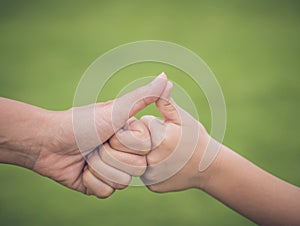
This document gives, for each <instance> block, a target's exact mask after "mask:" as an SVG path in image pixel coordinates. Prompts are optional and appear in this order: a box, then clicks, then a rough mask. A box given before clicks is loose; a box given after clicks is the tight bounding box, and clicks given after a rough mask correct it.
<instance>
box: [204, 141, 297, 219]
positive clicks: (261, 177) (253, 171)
mask: <svg viewBox="0 0 300 226" xmlns="http://www.w3.org/2000/svg"><path fill="white" fill-rule="evenodd" d="M214 167H215V169H210V170H211V171H212V172H213V175H211V176H210V180H209V183H208V185H207V186H206V187H205V191H206V192H207V193H209V194H211V195H212V196H214V197H215V198H217V199H219V200H220V201H221V202H223V203H224V204H226V205H228V206H229V207H231V208H232V209H234V210H236V211H238V212H239V213H241V214H243V215H244V216H246V217H247V218H249V219H251V220H252V221H254V222H256V223H258V224H260V225H299V224H300V215H299V213H300V189H299V188H298V187H296V186H293V185H291V184H288V183H286V182H285V181H282V180H280V179H279V178H276V177H275V176H273V175H271V174H269V173H267V172H265V171H264V170H262V169H260V168H259V167H257V166H256V165H254V164H252V163H251V162H249V161H248V160H246V159H244V158H243V157H241V156H240V155H238V154H236V153H235V152H233V151H232V150H230V149H229V148H227V147H225V146H223V147H222V150H221V152H220V153H219V156H218V158H217V159H216V161H215V163H214V166H212V168H214Z"/></svg>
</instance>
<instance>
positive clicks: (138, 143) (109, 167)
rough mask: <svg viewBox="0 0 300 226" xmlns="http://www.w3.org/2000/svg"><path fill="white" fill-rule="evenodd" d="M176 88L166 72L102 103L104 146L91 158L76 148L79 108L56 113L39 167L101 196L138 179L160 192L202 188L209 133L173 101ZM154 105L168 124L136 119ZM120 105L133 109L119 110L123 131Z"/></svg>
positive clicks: (98, 110)
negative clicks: (115, 116) (115, 120)
mask: <svg viewBox="0 0 300 226" xmlns="http://www.w3.org/2000/svg"><path fill="white" fill-rule="evenodd" d="M172 86H173V85H172V83H171V82H169V81H167V78H166V76H165V75H164V74H162V75H160V76H159V77H157V78H156V79H155V80H154V81H153V82H152V83H150V84H148V85H146V86H144V87H141V88H139V89H137V90H135V91H133V92H131V93H128V94H126V95H125V96H122V97H120V98H118V100H114V101H109V102H106V103H99V104H96V105H97V106H96V107H95V109H96V113H95V117H96V119H95V120H96V122H95V124H96V127H97V132H98V136H99V138H100V140H101V141H103V143H101V144H99V145H98V146H97V147H96V148H94V149H93V151H91V152H89V153H88V154H85V153H83V152H82V150H79V149H78V146H77V145H76V139H75V135H74V132H73V126H72V125H73V123H72V111H74V109H71V110H68V111H64V112H52V117H50V118H51V120H50V122H48V123H50V124H51V125H52V126H51V127H50V125H49V128H52V130H54V131H52V132H51V133H50V132H49V131H47V132H46V133H45V137H44V138H43V140H44V145H43V147H45V148H43V150H42V151H41V152H40V154H39V157H38V158H37V160H36V161H35V164H34V167H33V169H34V170H35V171H37V172H38V173H40V174H42V175H45V176H48V177H50V178H51V179H54V180H56V181H58V182H59V183H61V184H63V185H65V186H67V187H69V188H72V189H75V190H77V191H80V192H83V193H85V194H88V195H95V196H97V197H99V198H106V197H109V196H110V195H111V194H112V193H113V192H114V191H115V190H116V189H124V188H125V187H127V186H128V185H129V184H130V182H131V177H132V176H140V177H141V179H142V181H143V182H144V183H145V185H147V187H148V188H149V189H150V190H152V191H155V192H167V191H177V190H183V189H186V188H190V187H201V186H202V185H203V183H205V176H204V174H201V173H199V171H198V166H199V162H200V160H201V156H202V154H203V150H204V148H205V146H206V144H207V142H208V140H209V135H208V134H207V133H206V131H205V129H204V128H203V126H202V125H201V124H200V123H199V122H198V121H196V120H194V119H193V118H192V117H191V116H190V115H189V114H188V113H187V112H185V111H184V110H183V109H181V108H180V107H178V106H177V105H176V104H175V103H174V101H172V100H170V94H171V90H172ZM153 102H155V104H156V107H157V108H158V110H159V112H160V113H161V115H162V116H163V120H160V119H158V118H156V117H154V116H143V117H142V118H141V119H140V120H138V119H136V118H134V117H133V116H134V115H135V114H136V113H137V112H139V111H140V110H142V109H143V108H145V107H146V106H147V105H149V104H151V103H153ZM114 104H117V105H118V106H119V108H120V106H122V108H129V107H130V108H131V109H123V110H124V111H120V112H117V113H118V123H117V127H116V125H114V126H113V122H112V117H111V115H112V111H113V110H114ZM83 109H84V107H83ZM126 110H128V112H129V115H128V114H126ZM128 118H129V119H128ZM53 125H60V126H58V127H55V126H53ZM118 127H119V128H118ZM55 128H56V129H55ZM83 131H84V130H83ZM115 131H116V132H115ZM49 134H51V135H49ZM53 134H55V136H53ZM83 135H84V134H83ZM47 137H49V138H51V139H52V141H50V142H49V139H47ZM53 137H54V138H53ZM85 137H86V136H85ZM45 140H46V141H45ZM87 143H88V141H87ZM92 143H93V142H92ZM175 153H176V154H175Z"/></svg>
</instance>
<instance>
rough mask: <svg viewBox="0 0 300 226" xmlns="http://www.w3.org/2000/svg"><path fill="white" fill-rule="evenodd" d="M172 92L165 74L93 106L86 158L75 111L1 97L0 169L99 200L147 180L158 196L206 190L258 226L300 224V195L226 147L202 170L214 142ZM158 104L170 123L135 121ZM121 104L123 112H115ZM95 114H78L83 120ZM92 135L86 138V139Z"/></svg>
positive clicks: (293, 188)
mask: <svg viewBox="0 0 300 226" xmlns="http://www.w3.org/2000/svg"><path fill="white" fill-rule="evenodd" d="M171 90H172V84H171V83H170V82H167V80H166V77H165V75H161V76H160V77H159V79H158V80H155V82H154V83H151V84H149V85H147V86H145V87H142V88H140V89H138V90H135V91H133V92H132V93H129V94H127V95H125V96H123V97H121V98H119V99H117V100H114V101H109V102H105V103H98V104H96V105H95V106H92V107H95V116H96V117H95V119H96V121H95V124H96V130H97V135H98V137H99V138H100V140H101V141H102V143H98V144H96V143H95V140H92V139H88V138H87V140H86V144H87V147H89V146H90V148H88V149H87V150H83V154H82V153H81V152H80V151H79V149H78V146H77V143H76V139H75V135H74V130H73V121H72V113H73V111H74V110H76V109H70V110H67V111H60V112H54V111H47V110H44V109H41V108H37V107H34V106H31V105H28V104H24V103H20V102H17V101H12V100H8V99H5V98H0V106H1V109H5V110H3V111H1V112H0V128H1V129H0V162H1V163H7V164H14V165H19V166H22V167H26V168H29V169H31V170H34V171H35V172H37V173H39V174H41V175H43V176H47V177H49V178H51V179H53V180H55V181H57V182H59V183H61V184H63V185H65V186H67V187H68V188H71V189H73V190H76V191H80V192H83V193H85V194H90V195H95V196H97V197H99V198H106V197H108V196H110V195H111V194H112V193H113V192H114V190H115V189H123V188H125V187H126V186H127V185H128V184H129V182H130V180H131V176H132V175H134V176H141V178H142V180H143V181H144V183H145V184H146V185H147V187H148V188H149V189H150V190H151V191H154V192H159V193H164V192H171V191H181V190H186V189H190V188H197V189H201V190H203V191H205V192H207V193H208V194H210V195H212V196H213V197H215V198H217V199H218V200H220V201H221V202H223V203H224V204H226V205H228V206H229V207H231V208H232V209H234V210H236V211H237V212H239V213H241V214H243V215H244V216H245V217H247V218H249V219H251V220H252V221H254V222H256V223H257V224H259V225H300V215H299V213H300V189H299V188H298V187H296V186H294V185H291V184H288V183H286V182H284V181H283V180H281V179H279V178H276V177H274V176H273V175H271V174H269V173H267V172H265V171H264V170H262V169H260V168H259V167H257V166H255V165H254V164H253V163H251V162H249V161H248V160H246V159H244V158H243V157H241V156H240V155H238V154H237V153H235V152H234V151H232V150H230V149H229V148H227V147H226V146H224V145H222V144H220V147H221V148H220V152H219V154H218V155H217V157H216V159H215V160H214V161H213V162H212V164H211V165H210V166H209V167H208V168H207V169H206V170H205V171H203V172H200V171H199V164H200V162H201V160H202V159H203V158H205V156H206V155H207V151H206V146H207V144H208V142H209V141H210V140H211V139H212V138H211V137H210V136H209V134H208V133H207V132H206V130H205V128H204V127H203V126H202V125H201V123H199V122H198V121H196V120H195V119H193V118H192V117H191V116H190V115H189V114H188V113H187V112H185V111H184V110H183V109H181V108H180V107H178V106H177V105H176V103H175V102H174V101H172V100H169V99H170V98H169V97H170V93H171ZM145 94H146V96H147V98H143V97H144V96H145ZM152 102H155V103H156V106H157V108H158V110H159V111H160V113H161V115H162V116H163V120H159V119H157V118H155V117H153V116H144V117H142V118H141V120H137V119H135V118H131V117H132V116H133V115H135V114H136V113H137V112H138V111H140V110H142V109H143V108H144V107H145V106H147V105H148V104H150V103H152ZM115 103H118V105H117V106H121V108H114V104H115ZM89 107H91V106H85V107H81V108H80V109H79V110H80V111H81V112H83V113H84V112H85V111H86V109H88V108H89ZM115 109H120V111H118V110H117V112H116V113H117V115H118V120H117V122H116V123H115V122H113V120H112V113H113V111H114V110H115ZM77 110H78V109H77ZM127 113H129V114H127ZM83 115H84V114H83ZM84 120H85V118H82V121H84ZM114 123H115V124H114ZM79 132H80V131H79ZM86 132H87V133H88V132H89V131H84V132H83V134H79V135H82V136H83V137H86ZM88 135H89V134H88ZM95 144H96V146H95ZM150 149H151V151H150ZM149 151H150V152H149ZM209 151H210V150H208V152H209ZM174 156H175V157H174ZM170 159H171V160H172V161H171V162H170V161H168V160H170ZM182 159H185V160H186V162H184V164H183V165H182V167H180V168H178V169H177V168H176V167H175V168H174V166H178V162H179V163H180V164H182V163H183V162H181V160H182ZM146 165H148V166H147V168H146ZM168 172H172V174H171V175H168ZM287 210H288V211H287Z"/></svg>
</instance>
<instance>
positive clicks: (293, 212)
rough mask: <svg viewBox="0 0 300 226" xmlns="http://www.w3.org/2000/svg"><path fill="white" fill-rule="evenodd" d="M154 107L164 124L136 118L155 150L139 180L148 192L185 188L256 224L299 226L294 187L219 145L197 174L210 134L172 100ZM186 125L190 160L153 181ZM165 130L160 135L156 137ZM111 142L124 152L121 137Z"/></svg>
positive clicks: (299, 192) (299, 191)
mask: <svg viewBox="0 0 300 226" xmlns="http://www.w3.org/2000/svg"><path fill="white" fill-rule="evenodd" d="M171 89H172V87H171V86H169V87H168V85H167V88H166V89H165V91H164V93H163V94H162V97H168V96H169V95H170V92H171ZM156 106H157V108H158V110H159V111H160V113H161V115H162V116H163V121H161V120H159V119H157V118H155V117H153V116H144V117H142V118H141V121H142V122H143V123H144V124H145V126H146V127H147V128H148V129H149V132H150V136H151V137H152V139H151V140H152V148H153V146H155V148H154V149H152V151H151V152H150V153H149V154H148V155H147V163H148V168H147V171H146V172H145V174H144V175H143V176H142V179H143V180H144V181H146V182H149V181H150V182H152V183H149V184H148V185H147V186H148V188H149V189H150V190H151V191H154V192H159V193H164V192H171V191H181V190H185V189H189V188H196V189H201V190H203V191H205V192H207V193H208V194H210V195H212V196H213V197H215V198H216V199H218V200H220V201H221V202H223V203H224V204H226V205H227V206H229V207H231V208H232V209H234V210H235V211H237V212H239V213H241V214H242V215H244V216H245V217H247V218H249V219H250V220H252V221H254V222H256V223H257V224H259V225H300V214H299V213H300V188H299V187H296V186H294V185H292V184H289V183H287V182H285V181H283V180H281V179H279V178H276V177H275V176H273V175H271V174H269V173H267V172H266V171H264V170H262V169H261V168H259V167H257V166H256V165H254V164H253V163H251V162H250V161H248V160H247V159H245V158H243V157H242V156H240V155H238V154H237V153H235V152H234V151H232V150H230V149H229V148H228V147H226V146H224V145H221V148H220V152H219V154H218V155H217V157H216V159H215V160H214V161H213V162H212V164H211V165H210V166H209V167H208V168H207V169H206V170H205V171H204V172H200V171H199V163H200V160H201V158H202V157H203V153H204V150H205V148H206V145H207V142H208V141H209V139H210V136H209V134H208V133H207V132H206V130H205V129H204V127H203V126H202V125H201V124H200V123H199V122H197V121H196V120H194V119H191V116H190V115H189V114H188V113H187V112H185V111H184V110H183V109H181V108H180V107H178V106H177V105H176V104H175V103H174V102H173V101H168V100H167V98H160V99H159V100H158V101H156ZM179 116H180V117H179ZM182 122H184V123H182ZM190 123H193V124H194V126H193V125H191V124H190ZM187 125H188V126H189V128H190V131H187V130H185V131H187V132H190V133H191V134H192V133H195V132H196V131H195V130H197V129H198V132H199V133H198V134H199V137H198V141H197V145H196V147H195V150H194V152H193V154H192V157H191V158H190V159H189V161H188V162H187V163H186V164H185V166H184V167H183V168H182V169H181V170H179V171H178V172H177V173H176V174H175V175H173V176H171V177H170V178H168V179H166V180H164V181H160V182H158V183H156V182H155V180H156V178H157V177H158V176H159V175H160V174H161V173H162V171H161V169H156V168H155V164H157V163H159V162H161V161H163V160H164V159H166V158H167V157H168V156H170V155H171V154H173V152H174V150H175V149H176V146H177V144H178V141H179V140H180V139H179V136H180V131H181V127H184V126H187ZM162 128H165V129H162ZM164 131H166V134H165V135H164V136H163V135H160V134H159V133H161V132H164ZM160 137H164V139H163V140H161V139H160ZM111 139H113V141H114V142H111V146H112V148H114V149H116V150H120V151H127V150H126V149H125V148H122V145H121V143H122V142H123V141H122V140H121V139H115V138H111ZM118 142H119V143H118ZM186 148H187V149H182V150H180V151H182V152H183V153H184V152H186V153H187V152H188V148H189V147H188V145H187V146H186ZM170 165H171V164H168V165H165V166H164V170H165V171H167V170H168V167H170ZM152 166H153V167H152ZM156 170H157V171H158V172H156Z"/></svg>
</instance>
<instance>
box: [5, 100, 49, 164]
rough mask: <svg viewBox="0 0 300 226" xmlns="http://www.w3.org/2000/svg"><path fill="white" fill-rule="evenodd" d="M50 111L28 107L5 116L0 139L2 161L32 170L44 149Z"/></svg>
mask: <svg viewBox="0 0 300 226" xmlns="http://www.w3.org/2000/svg"><path fill="white" fill-rule="evenodd" d="M48 115H49V111H47V110H44V109H41V108H37V107H34V106H30V105H26V106H25V110H24V111H23V112H17V113H16V114H12V115H5V118H6V119H7V124H9V126H6V124H4V125H3V128H4V129H3V130H2V132H1V139H0V161H1V162H2V163H7V164H13V165H18V166H21V167H25V168H29V169H32V168H33V166H34V164H35V161H36V159H37V158H38V156H39V154H40V152H41V150H42V148H43V134H44V130H45V128H46V127H47V120H48Z"/></svg>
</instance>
